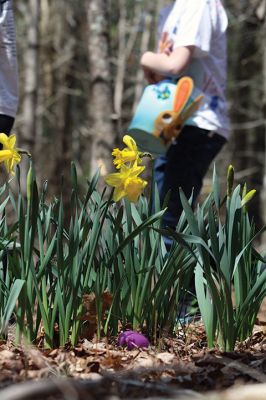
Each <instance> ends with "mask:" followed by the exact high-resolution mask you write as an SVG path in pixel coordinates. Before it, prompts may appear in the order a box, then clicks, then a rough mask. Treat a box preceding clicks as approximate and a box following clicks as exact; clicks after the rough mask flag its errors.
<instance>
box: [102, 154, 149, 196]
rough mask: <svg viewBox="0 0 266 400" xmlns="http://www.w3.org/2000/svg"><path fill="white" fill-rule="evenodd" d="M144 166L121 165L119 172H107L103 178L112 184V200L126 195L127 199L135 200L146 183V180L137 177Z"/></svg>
mask: <svg viewBox="0 0 266 400" xmlns="http://www.w3.org/2000/svg"><path fill="white" fill-rule="evenodd" d="M144 169H145V167H140V166H138V165H137V163H136V162H135V164H133V166H132V167H128V166H126V165H123V164H122V165H121V169H120V172H116V173H113V174H109V175H107V176H106V178H105V182H106V183H107V184H108V185H110V186H113V187H114V188H115V190H114V196H113V199H114V201H119V200H120V199H121V198H122V197H127V198H128V200H129V201H132V202H134V203H135V202H136V201H137V200H138V198H139V196H140V194H141V193H142V191H143V189H144V188H145V186H146V185H147V182H146V181H145V180H143V179H141V178H139V174H141V172H143V170H144Z"/></svg>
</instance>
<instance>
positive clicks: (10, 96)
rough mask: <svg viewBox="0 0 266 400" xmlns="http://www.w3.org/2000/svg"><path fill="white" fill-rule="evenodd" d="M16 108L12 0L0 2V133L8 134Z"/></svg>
mask: <svg viewBox="0 0 266 400" xmlns="http://www.w3.org/2000/svg"><path fill="white" fill-rule="evenodd" d="M17 107H18V71H17V51H16V30H15V22H14V15H13V4H12V0H0V133H5V134H7V135H8V134H9V133H10V131H11V129H12V127H13V124H14V120H15V116H16V112H17Z"/></svg>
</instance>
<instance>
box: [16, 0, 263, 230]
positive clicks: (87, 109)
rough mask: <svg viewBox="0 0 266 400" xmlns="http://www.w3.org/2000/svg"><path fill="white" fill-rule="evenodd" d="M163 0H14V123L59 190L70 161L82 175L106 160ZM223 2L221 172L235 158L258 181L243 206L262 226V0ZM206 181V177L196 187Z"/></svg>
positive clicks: (131, 100)
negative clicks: (227, 117) (225, 127)
mask: <svg viewBox="0 0 266 400" xmlns="http://www.w3.org/2000/svg"><path fill="white" fill-rule="evenodd" d="M195 1H196V0H195ZM167 3H169V1H166V0H23V1H21V0H14V8H15V16H16V26H17V47H18V57H19V74H20V107H19V112H18V117H17V120H16V124H15V127H14V131H15V132H16V133H17V135H18V139H19V146H20V147H24V148H26V149H28V150H29V151H31V152H32V154H33V156H34V159H35V166H36V169H37V176H38V178H39V181H40V183H41V182H43V181H44V180H46V179H47V180H48V181H49V186H50V190H51V192H52V193H54V194H57V193H58V192H59V188H60V182H61V177H62V175H64V182H65V186H66V188H67V187H68V185H67V183H68V180H69V175H70V162H71V161H72V160H73V161H75V163H76V165H77V167H78V172H79V175H80V177H86V178H89V177H90V176H91V174H93V172H95V170H96V169H97V168H98V166H99V165H102V169H101V171H102V174H105V173H106V171H109V170H110V169H111V168H112V166H111V163H112V159H111V151H112V148H113V147H114V146H116V145H117V144H118V143H120V140H121V137H122V135H123V134H124V133H125V132H126V128H127V126H128V122H129V121H130V118H131V116H132V114H133V112H134V108H135V106H136V104H137V102H138V99H139V98H140V96H141V93H142V90H143V87H144V84H145V82H144V78H143V74H142V71H141V70H140V68H139V59H140V54H141V53H142V52H143V51H145V50H146V49H154V46H155V40H156V18H157V15H158V11H159V9H160V8H161V6H163V5H166V4H167ZM224 3H225V6H226V7H227V11H228V17H229V23H230V27H229V31H228V72H229V75H228V98H229V108H230V114H231V121H232V134H231V138H230V142H229V144H228V145H226V147H225V148H224V150H223V152H222V154H221V155H220V156H219V160H218V171H219V174H220V176H222V178H223V179H225V176H226V168H227V165H228V164H229V163H232V164H233V165H234V167H235V170H236V172H237V173H236V178H237V181H238V182H240V183H241V182H244V181H245V182H247V184H248V187H249V188H255V189H257V191H258V195H257V196H256V199H255V200H254V201H253V204H252V206H251V207H252V208H251V210H250V211H251V213H252V214H253V215H254V218H255V221H256V223H257V226H258V227H260V226H262V224H264V223H266V153H265V142H266V139H265V136H266V0H238V1H236V0H226V1H224ZM82 181H83V182H86V180H85V179H81V182H82ZM83 184H84V183H83ZM209 185H210V178H208V177H207V179H206V182H205V187H204V191H203V196H204V193H206V192H207V191H208V190H209ZM67 196H68V194H67V193H66V197H67Z"/></svg>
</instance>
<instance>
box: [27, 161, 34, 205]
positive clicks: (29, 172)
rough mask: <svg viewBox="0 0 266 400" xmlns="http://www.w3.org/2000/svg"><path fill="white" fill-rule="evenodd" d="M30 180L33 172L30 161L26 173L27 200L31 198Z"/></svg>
mask: <svg viewBox="0 0 266 400" xmlns="http://www.w3.org/2000/svg"><path fill="white" fill-rule="evenodd" d="M32 181H33V172H32V163H30V168H29V170H28V173H27V200H28V201H29V202H30V200H31V189H32Z"/></svg>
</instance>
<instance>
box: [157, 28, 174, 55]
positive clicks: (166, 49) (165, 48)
mask: <svg viewBox="0 0 266 400" xmlns="http://www.w3.org/2000/svg"><path fill="white" fill-rule="evenodd" d="M158 50H159V53H164V54H167V55H168V56H169V55H170V54H171V53H172V51H173V40H172V39H169V37H168V33H167V32H163V33H162V35H161V39H160V41H159V49H158Z"/></svg>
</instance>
